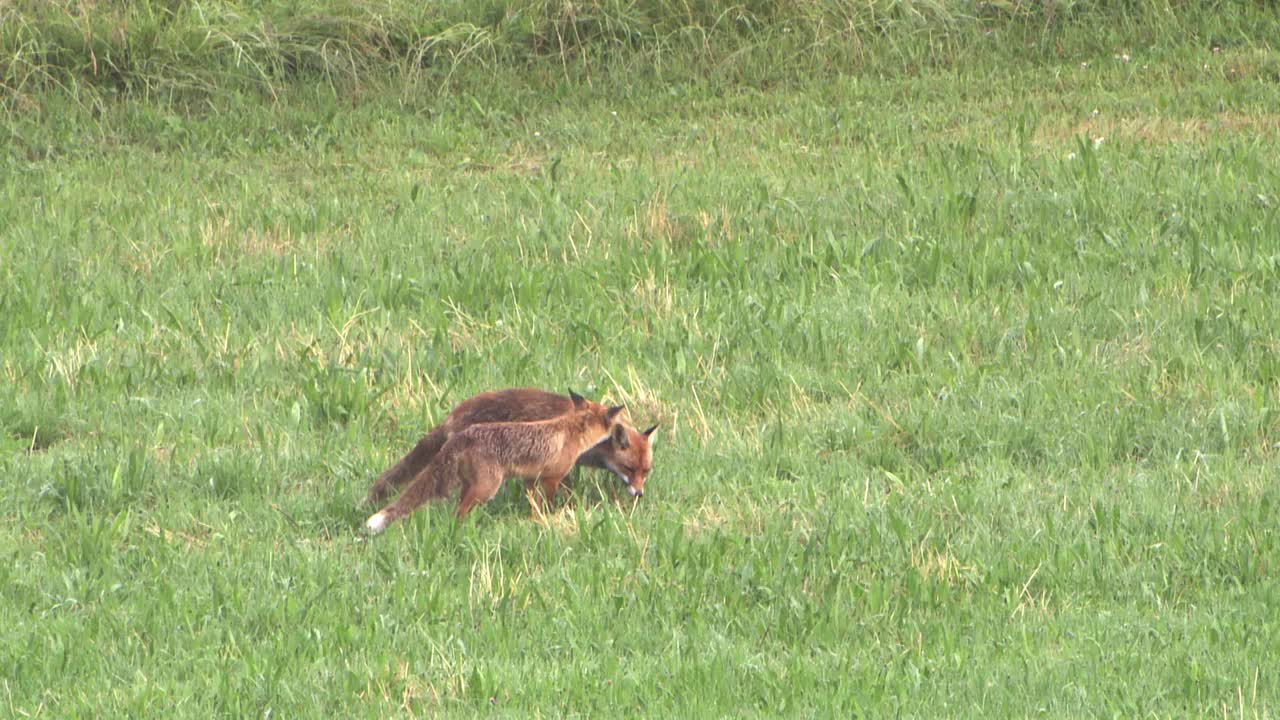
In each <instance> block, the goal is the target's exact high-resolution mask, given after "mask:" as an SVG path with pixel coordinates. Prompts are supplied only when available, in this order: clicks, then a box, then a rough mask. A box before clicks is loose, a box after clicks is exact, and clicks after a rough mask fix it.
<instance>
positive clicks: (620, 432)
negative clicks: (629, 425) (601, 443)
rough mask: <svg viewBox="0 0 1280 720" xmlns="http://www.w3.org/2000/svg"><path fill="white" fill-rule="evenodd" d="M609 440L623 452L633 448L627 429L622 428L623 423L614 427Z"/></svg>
mask: <svg viewBox="0 0 1280 720" xmlns="http://www.w3.org/2000/svg"><path fill="white" fill-rule="evenodd" d="M609 440H611V441H612V442H613V444H614V445H615V446H616V447H618V448H621V449H623V450H626V449H627V448H629V447H631V438H630V436H628V435H627V429H626V428H625V427H623V426H622V423H618V424H617V425H614V426H613V430H612V431H610V432H609Z"/></svg>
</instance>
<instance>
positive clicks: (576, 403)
mask: <svg viewBox="0 0 1280 720" xmlns="http://www.w3.org/2000/svg"><path fill="white" fill-rule="evenodd" d="M569 399H570V400H572V401H573V407H574V409H576V410H581V409H582V408H583V406H584V405H586V402H587V399H586V398H584V397H582V396H581V395H579V394H578V393H576V392H574V391H573V390H570V391H569Z"/></svg>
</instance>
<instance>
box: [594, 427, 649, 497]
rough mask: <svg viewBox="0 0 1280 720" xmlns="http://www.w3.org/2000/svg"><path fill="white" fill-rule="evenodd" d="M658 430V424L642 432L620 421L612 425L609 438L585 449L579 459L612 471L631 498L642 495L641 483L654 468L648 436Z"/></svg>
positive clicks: (642, 483) (642, 484)
mask: <svg viewBox="0 0 1280 720" xmlns="http://www.w3.org/2000/svg"><path fill="white" fill-rule="evenodd" d="M657 429H658V426H657V425H653V426H651V427H650V428H649V429H648V430H644V431H638V430H636V429H635V428H632V427H629V426H627V425H623V424H622V423H619V424H617V425H614V426H613V429H612V430H611V431H610V432H609V437H607V438H605V439H604V440H601V441H600V442H599V443H597V444H596V446H595V447H593V448H591V449H590V450H588V451H587V452H586V453H585V454H584V455H583V456H582V457H581V458H580V459H579V460H578V462H580V463H581V464H583V465H588V466H591V467H598V468H603V469H605V470H608V471H609V472H612V473H613V474H614V475H617V476H618V479H619V480H621V481H622V484H623V485H626V486H627V492H628V493H630V494H631V497H636V498H640V497H644V483H645V480H647V479H648V477H649V470H650V469H651V468H652V467H653V450H652V448H651V446H650V442H649V436H650V435H653V431H654V430H657Z"/></svg>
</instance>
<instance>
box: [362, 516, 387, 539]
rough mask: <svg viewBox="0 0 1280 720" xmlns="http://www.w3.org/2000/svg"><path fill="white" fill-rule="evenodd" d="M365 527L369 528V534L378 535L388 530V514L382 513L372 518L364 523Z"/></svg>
mask: <svg viewBox="0 0 1280 720" xmlns="http://www.w3.org/2000/svg"><path fill="white" fill-rule="evenodd" d="M364 526H365V527H367V528H369V532H371V533H373V534H374V535H377V534H378V533H380V532H382V531H383V530H386V529H387V514H386V513H381V512H380V513H377V514H376V515H372V516H370V517H369V519H368V520H366V521H365V522H364Z"/></svg>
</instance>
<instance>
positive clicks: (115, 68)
mask: <svg viewBox="0 0 1280 720" xmlns="http://www.w3.org/2000/svg"><path fill="white" fill-rule="evenodd" d="M1220 5H1224V4H1217V5H1215V6H1214V7H1208V6H1206V5H1205V4H1204V3H1198V2H1190V1H1186V2H1173V3H1169V2H1155V1H1154V0H1135V1H1132V2H1126V3H1108V2H1101V1H1095V2H1086V1H1084V0H1078V1H1077V0H1044V1H1041V0H1034V1H1033V0H982V1H980V2H977V1H972V0H862V1H858V2H855V1H837V0H807V1H804V2H778V1H776V0H753V1H748V2H730V1H727V0H701V1H699V2H688V1H685V0H586V1H585V2H570V1H569V0H482V1H478V2H459V1H453V2H412V1H410V0H369V1H367V2H357V1H354V0H338V1H337V2H331V3H314V4H311V3H302V2H297V1H296V0H290V1H288V2H286V1H283V0H271V1H269V2H263V3H244V2H233V1H231V0H208V1H206V2H197V1H189V2H188V1H183V0H141V1H139V2H129V3H87V2H81V1H68V0H60V1H57V2H46V1H43V0H17V1H15V2H8V3H5V4H2V5H0V90H2V91H3V98H4V102H5V107H6V109H7V110H9V111H10V112H12V111H14V110H20V109H22V108H23V107H24V105H30V104H31V103H32V102H33V97H34V95H35V94H38V93H39V91H40V89H41V88H45V87H49V86H60V87H64V88H68V89H71V90H74V91H75V92H78V93H86V92H89V93H91V94H93V95H94V96H97V95H99V94H101V95H105V96H111V95H112V94H117V93H129V94H135V95H143V96H148V97H151V96H158V97H162V98H163V97H170V98H187V97H192V96H195V97H206V96H208V95H209V94H210V93H214V92H215V91H218V90H226V91H237V90H243V89H245V88H251V89H254V90H255V91H261V92H266V93H268V94H275V93H276V92H278V91H279V89H280V88H281V87H282V85H284V84H287V83H289V82H290V81H292V80H297V79H303V80H307V81H319V82H323V83H329V84H332V85H335V86H341V87H342V88H343V89H344V90H351V89H356V88H359V87H360V86H362V85H365V84H368V83H371V82H375V81H376V82H381V83H385V82H391V83H400V84H404V83H414V82H417V81H421V80H423V79H424V78H425V79H427V80H430V81H431V82H434V83H439V82H443V81H445V80H448V79H454V78H456V77H457V76H458V73H459V72H460V71H463V72H465V71H467V70H480V71H486V70H489V69H491V68H492V66H493V65H494V64H495V63H499V62H501V63H503V64H506V65H511V64H515V65H520V64H529V63H542V62H546V61H550V62H552V63H560V64H562V65H567V64H569V63H574V64H575V65H577V64H579V63H580V62H581V61H582V60H584V59H585V60H587V61H588V62H590V61H593V60H600V59H602V58H607V57H618V56H623V57H630V58H631V59H632V60H633V61H634V60H635V59H636V57H637V55H636V53H638V57H639V58H640V59H642V60H643V61H645V62H651V63H657V64H661V63H662V62H663V61H664V60H667V61H670V60H671V59H672V58H675V59H676V61H677V62H676V64H680V63H688V62H689V61H690V59H691V58H692V59H695V60H700V61H701V62H702V63H703V64H701V65H700V66H698V67H699V69H700V70H701V71H707V70H714V69H715V68H716V67H718V66H722V65H724V64H726V63H727V64H729V65H734V63H735V61H736V62H741V60H742V58H744V57H754V58H756V60H757V62H756V63H754V64H752V65H751V66H750V67H749V68H748V72H747V73H746V74H748V75H759V74H760V73H766V74H777V73H786V72H788V71H795V70H797V69H804V68H811V67H812V66H813V65H815V64H818V65H825V66H830V67H838V68H842V69H845V70H848V69H851V68H853V67H857V66H859V65H862V64H865V63H868V62H873V61H874V62H880V63H883V64H884V65H885V66H895V65H896V66H909V65H912V64H915V63H918V62H931V61H940V60H941V61H945V59H950V60H951V61H954V59H955V50H956V48H957V47H962V46H968V45H971V44H974V43H983V42H984V41H987V40H989V39H990V36H991V34H992V33H993V32H996V31H998V30H999V31H1004V32H1008V33H1011V34H1009V35H1007V36H1006V35H1001V36H1000V39H1001V43H1002V44H1004V45H1005V46H1006V49H1007V50H1008V51H1010V52H1014V53H1020V52H1023V53H1024V52H1027V51H1031V52H1035V53H1043V52H1051V51H1053V50H1055V49H1061V43H1062V42H1063V37H1064V35H1063V34H1062V33H1061V29H1062V28H1063V27H1065V26H1068V25H1071V24H1081V25H1086V26H1092V27H1093V28H1095V29H1096V31H1097V36H1098V41H1099V42H1105V41H1106V39H1107V37H1108V36H1109V34H1110V33H1113V32H1116V31H1117V30H1118V29H1121V28H1122V29H1123V31H1124V32H1126V33H1128V34H1129V35H1130V36H1131V37H1132V36H1133V31H1137V32H1138V34H1139V36H1143V35H1145V36H1146V37H1147V38H1149V39H1150V40H1152V41H1153V42H1154V41H1156V40H1158V39H1160V38H1167V39H1172V38H1174V37H1177V38H1182V39H1187V38H1191V39H1194V38H1196V37H1201V36H1213V37H1214V38H1216V41H1217V42H1222V41H1224V40H1226V39H1229V38H1230V37H1232V36H1233V35H1235V34H1239V32H1240V31H1241V30H1242V29H1250V28H1251V29H1256V28H1257V24H1258V23H1259V22H1271V23H1272V24H1274V18H1271V17H1269V15H1270V14H1269V13H1267V12H1266V10H1265V6H1264V4H1263V3H1246V2H1237V3H1225V5H1229V6H1231V9H1232V10H1233V12H1229V13H1224V12H1220V10H1219V6H1220ZM1067 37H1071V38H1073V40H1072V42H1079V41H1080V39H1081V38H1082V37H1087V34H1083V33H1072V34H1069V35H1067ZM1208 39H1209V38H1208V37H1205V41H1206V42H1207V41H1208Z"/></svg>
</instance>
